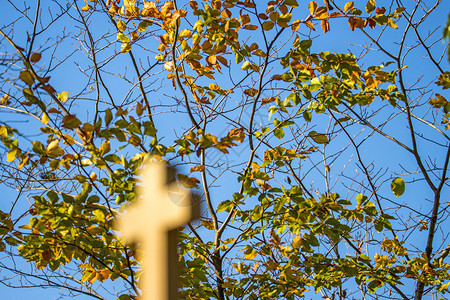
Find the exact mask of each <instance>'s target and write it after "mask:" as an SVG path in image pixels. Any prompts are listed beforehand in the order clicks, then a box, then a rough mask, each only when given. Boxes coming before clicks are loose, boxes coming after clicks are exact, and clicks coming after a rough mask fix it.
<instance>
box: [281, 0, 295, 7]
mask: <svg viewBox="0 0 450 300" xmlns="http://www.w3.org/2000/svg"><path fill="white" fill-rule="evenodd" d="M284 5H287V6H291V7H297V6H298V3H297V0H284Z"/></svg>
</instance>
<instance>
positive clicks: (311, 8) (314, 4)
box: [308, 1, 319, 15]
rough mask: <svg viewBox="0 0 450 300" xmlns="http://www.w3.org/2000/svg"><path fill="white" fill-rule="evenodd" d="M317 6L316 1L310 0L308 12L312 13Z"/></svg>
mask: <svg viewBox="0 0 450 300" xmlns="http://www.w3.org/2000/svg"><path fill="white" fill-rule="evenodd" d="M317 7H319V4H317V2H314V1H311V2H309V4H308V10H309V13H310V14H312V15H314V12H315V11H316V9H317Z"/></svg>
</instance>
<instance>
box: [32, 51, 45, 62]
mask: <svg viewBox="0 0 450 300" xmlns="http://www.w3.org/2000/svg"><path fill="white" fill-rule="evenodd" d="M41 57H42V55H41V54H40V53H33V54H31V56H30V61H31V62H32V63H36V62H38V61H40V60H41Z"/></svg>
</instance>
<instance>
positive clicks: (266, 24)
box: [262, 20, 275, 31]
mask: <svg viewBox="0 0 450 300" xmlns="http://www.w3.org/2000/svg"><path fill="white" fill-rule="evenodd" d="M274 25H275V23H274V22H272V21H270V20H267V21H265V22H264V23H263V24H262V29H263V30H264V31H269V30H271V29H272V28H273V26H274Z"/></svg>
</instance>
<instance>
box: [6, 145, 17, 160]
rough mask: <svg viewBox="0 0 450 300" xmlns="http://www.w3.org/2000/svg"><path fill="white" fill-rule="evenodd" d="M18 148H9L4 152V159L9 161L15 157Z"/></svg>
mask: <svg viewBox="0 0 450 300" xmlns="http://www.w3.org/2000/svg"><path fill="white" fill-rule="evenodd" d="M18 151H19V150H18V149H17V148H15V149H13V150H10V151H9V152H8V154H6V161H7V162H11V161H13V160H15V159H16V154H17V152H18Z"/></svg>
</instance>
